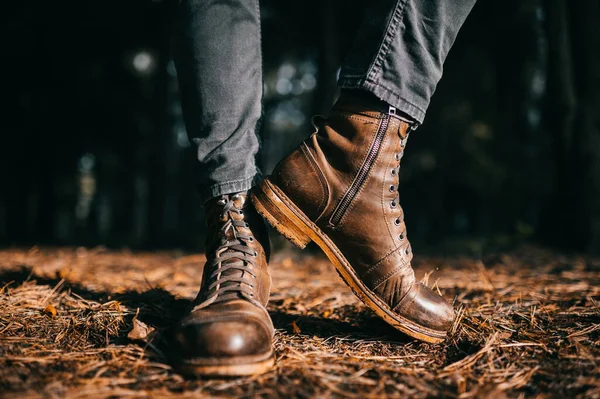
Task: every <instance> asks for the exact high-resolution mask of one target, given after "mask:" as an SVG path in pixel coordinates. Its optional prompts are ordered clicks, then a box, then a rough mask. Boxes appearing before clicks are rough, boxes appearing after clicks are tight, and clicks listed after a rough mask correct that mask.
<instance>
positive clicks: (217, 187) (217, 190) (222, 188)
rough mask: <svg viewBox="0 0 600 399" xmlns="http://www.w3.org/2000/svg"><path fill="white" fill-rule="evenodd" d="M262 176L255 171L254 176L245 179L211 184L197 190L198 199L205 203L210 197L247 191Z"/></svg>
mask: <svg viewBox="0 0 600 399" xmlns="http://www.w3.org/2000/svg"><path fill="white" fill-rule="evenodd" d="M262 178H263V176H262V174H261V173H260V172H258V171H257V172H256V174H255V175H254V176H252V177H249V178H247V179H243V180H232V181H226V182H222V183H216V184H213V185H211V186H208V187H206V188H204V189H201V190H200V191H199V195H200V200H201V201H202V204H205V203H206V202H207V201H208V200H210V199H211V198H215V197H218V196H220V195H223V194H231V193H239V192H241V191H248V190H250V189H251V188H252V187H254V186H256V185H257V184H258V183H259V182H260V181H261V180H262Z"/></svg>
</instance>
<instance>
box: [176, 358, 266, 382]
mask: <svg viewBox="0 0 600 399" xmlns="http://www.w3.org/2000/svg"><path fill="white" fill-rule="evenodd" d="M274 365H275V357H274V356H273V355H271V357H269V358H268V359H266V360H262V361H259V362H253V363H240V364H223V365H219V364H210V365H208V364H194V363H191V362H181V363H178V364H177V365H176V366H175V368H176V370H177V371H178V372H180V373H181V374H184V375H187V376H193V377H243V376H249V375H258V374H264V373H266V372H267V371H269V370H271V369H272V368H273V366H274Z"/></svg>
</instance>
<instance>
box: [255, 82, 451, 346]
mask: <svg viewBox="0 0 600 399" xmlns="http://www.w3.org/2000/svg"><path fill="white" fill-rule="evenodd" d="M315 127H316V131H315V133H314V134H313V135H312V136H311V137H310V138H308V139H307V140H305V141H304V142H303V143H302V144H301V145H300V146H299V147H298V148H297V149H296V150H295V151H294V152H292V153H291V154H290V155H289V156H288V157H286V158H285V159H283V161H281V162H280V163H279V165H278V166H277V167H276V168H275V170H274V171H273V174H272V175H271V176H270V177H269V178H267V179H265V180H264V181H263V182H261V183H260V184H259V185H258V187H256V189H255V190H254V191H253V194H252V200H253V202H254V205H255V206H256V209H257V211H258V212H259V213H260V214H261V215H263V216H264V217H265V218H266V219H267V221H268V222H269V223H270V224H271V225H273V227H275V228H276V229H277V230H278V231H279V232H280V233H281V234H283V235H284V236H286V237H287V238H288V239H290V240H291V241H292V242H293V243H295V244H296V245H298V246H299V247H301V248H303V247H304V246H305V245H306V244H307V243H308V242H310V241H314V242H315V243H316V244H317V245H318V246H319V247H320V248H321V249H322V250H323V252H324V253H325V254H326V255H327V257H328V258H329V259H330V260H331V262H332V263H333V264H334V266H335V267H336V269H337V270H338V272H339V274H340V276H341V277H342V278H343V279H344V281H345V282H346V283H347V284H348V285H349V286H350V287H351V288H352V290H353V291H354V293H355V294H356V295H357V296H358V297H359V298H360V299H361V300H362V301H363V302H364V303H365V304H366V305H367V306H369V307H370V308H371V309H372V310H374V311H375V312H376V313H377V314H378V315H379V316H380V317H382V318H383V319H384V320H385V321H386V322H388V323H389V324H391V325H392V326H394V327H395V328H397V329H398V330H400V331H402V332H404V333H406V334H408V335H410V336H412V337H415V338H417V339H420V340H423V341H427V342H433V343H435V342H441V341H443V340H444V338H445V337H446V333H447V331H448V330H449V329H450V327H451V326H452V322H453V318H454V311H453V309H452V306H450V305H449V304H448V303H447V302H446V301H445V300H444V299H443V298H442V297H441V296H439V295H438V294H436V293H434V292H433V291H432V290H431V289H429V288H428V287H427V286H425V285H423V284H421V283H419V282H417V281H415V275H414V272H413V269H412V267H411V259H412V251H411V247H410V243H409V242H408V238H407V235H406V226H405V224H404V213H403V211H402V208H401V207H400V199H399V195H398V184H399V171H400V159H401V158H402V154H403V153H404V147H405V145H406V141H407V139H408V135H409V132H410V130H411V123H410V121H409V120H407V119H403V118H402V117H401V116H400V115H398V113H397V112H396V109H395V108H393V107H390V106H389V105H387V104H385V103H383V102H380V101H378V100H376V99H374V98H371V99H370V98H368V97H365V96H364V95H360V94H358V95H357V94H355V93H351V92H343V93H342V96H341V97H340V100H339V101H338V102H337V104H336V106H335V107H334V109H333V112H332V114H331V116H330V117H329V118H328V119H326V120H325V121H324V122H323V123H320V124H319V125H316V124H315Z"/></svg>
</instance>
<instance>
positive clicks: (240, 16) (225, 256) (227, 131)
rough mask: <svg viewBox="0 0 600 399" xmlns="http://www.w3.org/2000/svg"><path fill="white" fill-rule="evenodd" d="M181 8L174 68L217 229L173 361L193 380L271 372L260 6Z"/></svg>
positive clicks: (188, 3)
mask: <svg viewBox="0 0 600 399" xmlns="http://www.w3.org/2000/svg"><path fill="white" fill-rule="evenodd" d="M178 1H179V4H178V7H179V9H178V17H177V19H176V33H175V60H176V67H177V72H178V76H179V83H180V88H181V93H182V103H183V113H184V119H185V122H186V127H187V131H188V133H189V136H190V140H191V141H192V142H193V143H194V145H195V146H196V148H197V156H198V161H199V162H198V166H199V168H198V183H199V189H200V195H201V197H202V203H203V204H204V209H205V213H206V222H207V227H208V229H207V240H206V258H207V261H206V264H205V265H204V273H203V276H202V285H201V288H200V292H199V293H198V296H197V297H196V299H195V301H194V302H193V304H192V305H193V308H192V309H191V310H190V311H189V312H188V314H187V315H186V316H185V317H184V318H183V320H181V322H180V323H179V324H178V325H177V326H176V328H175V329H174V331H173V336H172V339H171V353H170V354H171V355H172V357H173V360H174V365H175V366H176V368H177V369H178V370H180V371H181V372H183V373H185V374H192V375H225V376H233V375H249V374H257V373H262V372H265V371H267V370H269V369H270V368H271V367H272V366H273V363H274V359H273V345H272V338H273V334H274V328H273V323H272V322H271V318H270V316H269V313H268V312H267V309H266V305H267V301H268V299H269V289H270V284H271V278H270V276H269V273H268V270H267V261H268V257H269V254H268V252H269V238H268V236H267V232H266V226H265V224H264V221H263V220H262V219H261V218H260V217H259V216H258V215H257V213H256V211H255V210H254V208H253V207H252V206H251V204H250V202H249V201H247V200H246V199H247V193H246V191H247V190H248V189H250V188H251V187H252V185H253V184H255V183H256V182H257V181H258V179H259V175H260V173H259V171H258V168H257V167H256V158H257V154H258V151H259V139H258V135H257V132H258V130H259V123H260V118H261V100H262V98H261V97H262V62H261V47H260V16H259V8H258V0H228V1H227V0H219V1H215V0H178Z"/></svg>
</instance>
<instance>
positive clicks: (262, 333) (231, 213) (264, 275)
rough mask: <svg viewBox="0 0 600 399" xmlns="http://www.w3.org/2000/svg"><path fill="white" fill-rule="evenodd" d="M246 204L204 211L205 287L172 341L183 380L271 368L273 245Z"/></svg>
mask: <svg viewBox="0 0 600 399" xmlns="http://www.w3.org/2000/svg"><path fill="white" fill-rule="evenodd" d="M246 200H247V198H246V193H239V194H233V195H223V196H221V197H220V198H216V199H214V200H212V201H210V202H209V203H207V204H206V205H205V207H206V219H207V225H208V232H209V233H208V234H209V236H208V238H207V246H206V248H207V261H206V265H205V266H204V273H203V277H202V285H201V288H200V292H199V293H198V296H197V297H196V300H195V301H194V308H193V309H192V310H191V311H190V313H189V314H188V315H187V316H186V317H185V318H184V319H183V320H182V321H181V323H180V324H179V325H178V326H177V328H176V330H175V332H174V336H173V340H172V344H173V347H174V357H175V366H176V368H177V369H178V370H179V371H181V372H182V373H184V374H189V375H220V376H238V375H249V374H259V373H263V372H265V371H268V370H269V369H270V368H271V367H272V366H273V363H274V359H273V344H272V339H273V333H274V329H273V324H272V322H271V318H270V316H269V313H268V312H267V309H266V306H267V301H268V299H269V289H270V287H271V276H270V275H269V272H268V271H267V259H268V256H269V254H268V251H269V239H268V236H267V232H266V227H265V224H264V222H263V220H262V219H261V217H260V216H259V215H258V214H257V213H256V211H255V210H254V207H252V205H251V204H250V201H246ZM261 243H262V245H261ZM263 246H264V247H263ZM265 249H266V250H265Z"/></svg>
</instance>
